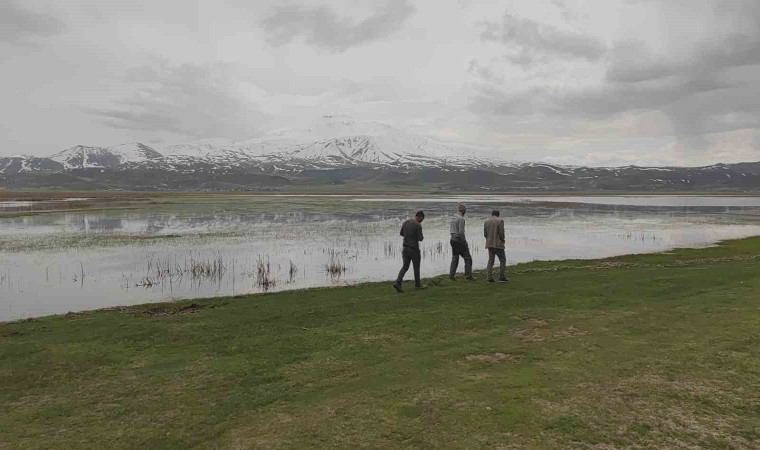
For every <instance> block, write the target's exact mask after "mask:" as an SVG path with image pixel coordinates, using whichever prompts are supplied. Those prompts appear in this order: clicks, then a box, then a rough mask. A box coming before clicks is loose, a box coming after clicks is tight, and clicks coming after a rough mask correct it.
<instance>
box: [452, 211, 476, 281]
mask: <svg viewBox="0 0 760 450" xmlns="http://www.w3.org/2000/svg"><path fill="white" fill-rule="evenodd" d="M466 212H467V206H465V204H464V203H460V204H458V205H457V212H456V214H454V216H453V217H452V218H451V220H450V221H449V233H451V241H450V243H451V267H450V268H449V279H451V280H453V279H454V276H455V275H456V274H457V267H458V266H459V257H460V256H461V257H462V258H463V259H464V275H465V277H467V279H468V280H474V278H473V277H472V256H470V246H469V244H467V237H466V236H465V234H464V214H465V213H466Z"/></svg>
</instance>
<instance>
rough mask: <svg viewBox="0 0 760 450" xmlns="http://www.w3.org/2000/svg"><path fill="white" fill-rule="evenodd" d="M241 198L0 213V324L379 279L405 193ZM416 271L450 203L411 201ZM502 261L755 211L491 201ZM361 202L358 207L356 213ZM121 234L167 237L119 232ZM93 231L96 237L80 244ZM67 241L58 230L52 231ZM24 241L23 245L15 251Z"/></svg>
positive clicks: (676, 232) (584, 249) (750, 224)
mask: <svg viewBox="0 0 760 450" xmlns="http://www.w3.org/2000/svg"><path fill="white" fill-rule="evenodd" d="M473 200H477V199H470V200H469V201H470V205H469V206H470V208H469V210H468V216H467V217H468V238H469V239H470V241H471V249H472V253H473V257H474V259H475V267H476V268H482V267H484V266H485V262H486V261H485V259H486V256H485V253H486V252H485V250H484V249H483V246H484V239H483V238H482V228H481V227H482V221H483V220H484V219H485V218H486V217H487V216H488V214H489V213H490V210H491V209H492V208H493V207H494V204H493V203H489V202H480V203H479V202H476V201H473ZM259 203H260V202H257V206H256V207H252V206H251V204H250V202H246V201H240V202H228V203H227V204H225V205H221V206H220V205H214V206H210V207H209V206H207V205H200V204H198V205H185V206H183V208H175V209H169V208H165V209H163V210H161V211H158V210H151V209H145V210H124V211H115V212H100V213H97V212H89V213H65V214H51V215H44V216H43V215H41V216H28V217H18V218H12V219H2V220H0V226H1V227H2V228H0V230H1V231H0V239H2V240H3V241H6V243H7V242H10V243H16V244H19V245H21V247H19V248H22V249H23V250H17V251H10V250H6V251H1V252H0V320H11V319H15V318H21V317H29V316H39V315H46V314H52V313H62V312H67V311H77V310H83V309H93V308H100V307H108V306H117V305H127V304H136V303H144V302H148V301H162V300H169V299H174V298H186V297H206V296H217V295H234V294H244V293H252V292H271V291H278V290H284V289H294V288H305V287H312V286H324V285H331V284H345V283H355V282H358V281H368V280H386V279H390V278H392V277H393V276H394V274H395V273H396V272H397V270H398V268H399V266H400V250H401V246H400V244H401V243H400V240H399V238H398V227H399V224H400V223H401V221H402V220H403V219H404V218H406V217H408V216H409V215H410V214H411V213H412V212H413V211H416V210H417V209H419V208H420V207H419V203H417V202H416V201H414V202H410V201H409V200H405V201H401V202H398V201H393V202H388V203H378V202H377V201H376V200H375V201H374V202H370V203H366V204H365V205H364V206H359V204H357V203H350V202H347V203H346V204H349V205H350V207H347V208H340V207H337V208H335V209H336V210H335V211H333V212H327V211H320V208H322V207H323V205H321V204H320V203H319V202H318V201H315V202H314V203H313V204H308V205H305V206H303V207H300V208H299V210H297V211H281V209H286V208H289V206H288V205H287V204H283V203H277V202H272V203H270V204H267V205H263V206H262V205H261V204H259ZM424 207H425V210H426V212H427V217H428V218H427V219H426V220H425V223H424V228H425V236H426V239H425V241H424V242H423V245H422V248H421V251H422V258H423V264H422V273H423V275H424V276H430V275H436V274H440V273H443V272H445V271H446V269H447V266H448V258H449V256H450V255H449V252H450V249H449V245H448V225H447V216H448V214H449V213H450V209H451V207H452V205H451V204H450V203H430V204H427V205H425V206H424ZM498 207H499V209H500V210H501V212H502V217H504V218H505V219H506V223H507V227H506V228H507V247H508V251H507V256H508V260H509V262H510V263H511V264H514V263H516V262H525V261H531V260H545V259H565V258H597V257H606V256H613V255H617V254H623V253H641V252H651V251H657V250H664V249H668V248H672V247H677V246H702V245H709V244H711V243H714V242H716V241H718V240H721V239H729V238H738V237H745V236H750V235H756V234H760V214H758V210H759V209H760V208H756V207H730V208H727V207H724V206H704V205H703V206H698V207H683V206H676V207H663V206H646V205H639V206H624V205H593V204H577V205H559V204H557V205H551V204H546V203H540V204H499V206H498ZM358 211H361V213H358ZM124 235H128V236H133V237H148V238H149V237H151V236H161V235H172V236H175V235H176V236H178V237H175V238H172V239H142V238H141V239H132V240H129V241H127V244H124V243H123V242H122V241H117V243H111V242H110V240H111V239H113V238H117V237H122V239H123V236H124ZM87 236H96V237H98V236H102V237H103V240H102V241H96V242H94V243H93V242H92V241H87V242H88V244H87V245H83V244H81V243H82V242H84V241H83V239H84V238H85V237H87ZM62 237H66V239H62ZM24 245H26V247H24ZM7 248H13V246H12V245H11V246H9V247H7Z"/></svg>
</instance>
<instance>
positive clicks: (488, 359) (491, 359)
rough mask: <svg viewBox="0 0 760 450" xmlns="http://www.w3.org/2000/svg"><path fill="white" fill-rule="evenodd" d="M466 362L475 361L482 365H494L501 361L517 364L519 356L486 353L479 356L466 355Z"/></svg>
mask: <svg viewBox="0 0 760 450" xmlns="http://www.w3.org/2000/svg"><path fill="white" fill-rule="evenodd" d="M466 359H467V361H476V362H482V363H496V362H501V361H509V362H517V361H520V359H521V356H520V355H512V354H507V353H498V352H497V353H488V354H479V355H467V357H466Z"/></svg>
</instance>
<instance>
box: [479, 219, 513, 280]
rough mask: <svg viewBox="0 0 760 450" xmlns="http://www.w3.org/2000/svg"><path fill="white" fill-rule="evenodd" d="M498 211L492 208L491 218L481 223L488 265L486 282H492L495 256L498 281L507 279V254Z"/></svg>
mask: <svg viewBox="0 0 760 450" xmlns="http://www.w3.org/2000/svg"><path fill="white" fill-rule="evenodd" d="M500 215H501V214H500V213H499V211H497V210H494V211H493V212H492V213H491V218H490V219H488V220H486V221H485V223H484V224H483V236H485V238H486V248H487V249H488V266H486V275H487V276H488V282H489V283H493V282H494V279H493V263H494V260H495V259H496V257H497V256H498V257H499V282H501V283H506V282H507V281H509V280H507V255H506V254H505V253H504V247H505V246H504V241H505V240H506V238H505V236H504V219H502V218H501V217H499V216H500Z"/></svg>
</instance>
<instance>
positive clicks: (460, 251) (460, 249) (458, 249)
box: [449, 239, 472, 278]
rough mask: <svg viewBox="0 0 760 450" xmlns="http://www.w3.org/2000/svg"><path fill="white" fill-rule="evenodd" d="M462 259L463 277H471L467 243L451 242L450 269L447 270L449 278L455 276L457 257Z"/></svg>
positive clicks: (470, 262) (457, 263) (457, 264)
mask: <svg viewBox="0 0 760 450" xmlns="http://www.w3.org/2000/svg"><path fill="white" fill-rule="evenodd" d="M460 256H461V257H462V258H463V259H464V276H466V277H468V278H469V277H471V276H472V256H471V255H470V246H469V245H467V242H459V241H455V240H453V239H452V240H451V267H450V268H449V277H452V278H453V277H454V275H456V274H457V267H459V257H460Z"/></svg>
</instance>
